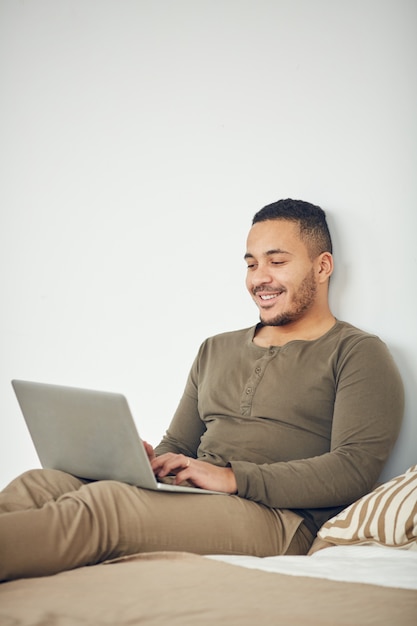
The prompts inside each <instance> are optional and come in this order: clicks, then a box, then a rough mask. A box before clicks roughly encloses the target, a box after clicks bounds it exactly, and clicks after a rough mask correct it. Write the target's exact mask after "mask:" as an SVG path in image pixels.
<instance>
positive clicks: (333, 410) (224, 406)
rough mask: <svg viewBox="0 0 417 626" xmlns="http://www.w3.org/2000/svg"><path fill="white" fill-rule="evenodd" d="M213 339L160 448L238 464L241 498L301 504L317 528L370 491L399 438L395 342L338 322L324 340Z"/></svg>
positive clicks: (242, 335)
mask: <svg viewBox="0 0 417 626" xmlns="http://www.w3.org/2000/svg"><path fill="white" fill-rule="evenodd" d="M255 330H256V327H251V328H249V329H243V330H238V331H234V332H228V333H223V334H220V335H216V336H214V337H211V338H209V339H207V340H206V341H205V342H204V343H203V344H202V346H201V347H200V350H199V352H198V355H197V357H196V359H195V361H194V363H193V366H192V368H191V372H190V374H189V377H188V381H187V384H186V387H185V391H184V395H183V397H182V399H181V401H180V404H179V406H178V409H177V411H176V413H175V415H174V417H173V419H172V422H171V424H170V426H169V428H168V430H167V433H166V435H165V436H164V438H163V439H162V441H161V443H160V444H159V446H158V447H157V448H156V453H157V454H163V453H164V452H176V453H182V454H185V455H188V456H192V457H195V458H198V459H200V460H202V461H208V462H210V463H213V464H215V465H220V466H231V467H232V468H233V471H234V473H235V476H236V481H237V488H238V490H237V494H238V495H239V496H241V497H243V498H247V499H249V500H253V501H255V502H258V503H261V504H264V505H266V506H268V507H271V508H287V509H292V510H294V511H295V512H296V513H298V514H300V515H301V516H302V517H304V519H305V522H306V524H307V526H308V527H309V528H310V530H311V531H312V532H314V533H315V532H316V531H317V530H318V528H319V527H320V526H321V525H322V524H323V523H324V522H325V521H326V520H327V519H328V518H330V517H332V516H333V515H334V514H336V513H337V512H338V511H339V510H340V509H341V508H344V507H345V506H347V505H349V504H350V503H351V502H353V501H355V500H356V499H358V498H359V497H361V496H362V495H363V494H365V493H367V492H368V491H370V490H371V489H372V488H373V487H374V485H375V482H376V481H377V479H378V477H379V475H380V472H381V470H382V468H383V465H384V463H385V461H386V459H387V457H388V454H389V452H390V450H391V448H392V446H393V444H394V442H395V440H396V438H397V435H398V432H399V429H400V424H401V420H402V415H403V405H404V397H403V395H404V394H403V385H402V382H401V378H400V376H399V373H398V370H397V368H396V366H395V364H394V361H393V359H392V357H391V355H390V353H389V351H388V349H387V347H386V345H385V344H384V343H383V342H382V341H381V340H380V339H379V338H378V337H376V336H374V335H370V334H368V333H365V332H363V331H361V330H359V329H357V328H355V327H353V326H351V325H350V324H347V323H345V322H341V321H337V322H336V324H335V325H334V326H333V327H332V328H331V329H330V330H329V331H328V332H327V333H326V334H325V335H323V336H322V337H320V338H318V339H316V340H314V341H304V340H296V341H290V342H289V343H287V344H285V345H284V346H282V347H277V346H271V347H269V348H263V347H259V346H257V345H255V343H253V337H254V334H255Z"/></svg>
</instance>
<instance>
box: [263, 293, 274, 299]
mask: <svg viewBox="0 0 417 626" xmlns="http://www.w3.org/2000/svg"><path fill="white" fill-rule="evenodd" d="M275 297H276V294H275V293H274V294H271V295H269V296H260V298H261V300H272V298H275Z"/></svg>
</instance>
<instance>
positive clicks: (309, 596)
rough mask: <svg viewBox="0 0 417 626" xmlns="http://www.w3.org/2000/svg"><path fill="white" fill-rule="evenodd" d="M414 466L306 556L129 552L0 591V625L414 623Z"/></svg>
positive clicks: (341, 518)
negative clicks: (119, 556) (118, 556)
mask: <svg viewBox="0 0 417 626" xmlns="http://www.w3.org/2000/svg"><path fill="white" fill-rule="evenodd" d="M416 529H417V465H416V466H413V467H411V468H410V469H409V470H408V471H407V472H405V473H404V474H402V475H401V476H398V477H396V478H394V479H392V480H390V481H388V482H387V483H385V484H384V485H381V486H380V487H378V488H377V489H376V490H375V491H373V492H372V493H371V494H368V495H367V496H364V498H361V499H360V500H358V501H357V502H355V503H354V504H353V505H351V506H350V507H348V508H347V509H345V510H344V511H342V513H340V514H339V515H338V516H336V517H335V518H333V519H332V520H330V521H329V522H327V523H326V524H325V525H324V526H323V527H322V529H321V530H320V532H319V535H318V537H317V539H316V540H315V542H314V544H313V546H312V549H311V551H310V553H309V555H307V556H277V557H269V558H258V557H250V556H245V555H241V556H239V555H236V556H225V555H210V556H199V555H196V554H188V553H178V552H154V553H147V554H135V555H131V556H129V557H123V558H120V559H115V560H112V561H108V562H105V563H102V564H100V565H94V566H90V567H83V568H80V569H77V570H72V571H69V572H62V573H60V574H56V575H54V576H48V577H43V578H33V579H21V580H16V581H10V582H6V583H3V584H1V585H0V624H1V626H12V625H13V626H20V625H22V626H29V625H31V626H34V625H36V626H39V625H45V626H52V625H53V626H70V625H72V624H74V625H80V626H81V625H83V626H86V625H88V626H90V625H91V626H101V625H120V626H124V625H130V626H131V625H135V624H151V625H156V626H159V625H166V624H169V625H170V626H171V625H172V626H176V625H177V624H178V625H180V624H181V625H182V626H187V625H188V624H193V625H195V624H198V625H202V626H204V625H206V624H207V625H208V624H219V625H222V624H236V625H238V626H245V625H248V626H249V625H250V626H254V625H255V626H259V625H264V624H265V625H266V624H268V625H270V624H284V625H285V624H291V625H298V624H300V625H303V626H304V625H308V626H310V625H311V626H315V625H317V626H325V625H327V624H328V625H332V626H334V625H336V624H337V625H345V624H349V625H355V626H358V625H361V626H368V625H370V624H375V625H377V624H378V625H379V626H380V625H383V624H387V625H390V626H392V625H395V626H408V625H410V626H416V625H417V530H416Z"/></svg>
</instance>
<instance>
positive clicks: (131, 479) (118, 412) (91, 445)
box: [12, 380, 226, 495]
mask: <svg viewBox="0 0 417 626" xmlns="http://www.w3.org/2000/svg"><path fill="white" fill-rule="evenodd" d="M12 385H13V389H14V391H15V393H16V397H17V400H18V402H19V405H20V408H21V410H22V413H23V416H24V418H25V421H26V424H27V427H28V429H29V432H30V435H31V437H32V440H33V443H34V446H35V449H36V452H37V453H38V456H39V460H40V462H41V465H42V467H44V468H48V469H58V470H62V471H64V472H67V473H69V474H73V475H74V476H77V477H79V478H86V479H89V480H118V481H121V482H125V483H129V484H131V485H136V486H137V487H143V488H144V489H156V490H158V491H159V490H162V491H177V492H182V493H200V494H203V493H204V494H213V493H221V492H216V491H210V490H208V489H200V488H198V487H187V486H182V485H172V484H168V483H165V482H158V481H157V479H156V478H155V475H154V473H153V471H152V468H151V464H150V462H149V459H148V455H147V454H146V451H145V447H144V445H143V443H142V440H141V439H140V437H139V433H138V431H137V429H136V426H135V422H134V420H133V417H132V414H131V412H130V409H129V406H128V403H127V400H126V398H125V397H124V396H123V395H121V394H117V393H109V392H105V391H92V390H89V389H78V388H76V387H63V386H61V385H49V384H44V383H35V382H28V381H23V380H13V381H12ZM221 495H226V494H223V493H222V494H221Z"/></svg>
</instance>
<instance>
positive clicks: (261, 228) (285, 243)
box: [245, 219, 317, 326]
mask: <svg viewBox="0 0 417 626" xmlns="http://www.w3.org/2000/svg"><path fill="white" fill-rule="evenodd" d="M245 260H246V262H247V265H248V271H247V276H246V287H247V289H248V291H249V293H250V294H251V296H252V298H253V300H254V302H255V304H256V305H257V307H258V309H259V312H260V319H261V322H262V323H263V324H264V325H266V326H283V325H285V324H290V323H291V322H294V321H296V320H298V319H300V318H301V317H302V316H303V314H304V313H305V312H306V311H308V310H310V309H311V307H312V306H313V304H314V302H315V300H316V294H317V281H316V276H315V270H314V263H313V261H312V260H311V259H310V257H309V254H308V250H307V247H306V245H305V243H304V242H303V241H302V240H301V239H300V235H299V226H298V224H297V223H294V222H290V221H287V220H282V219H276V220H267V221H265V222H258V223H257V224H254V225H253V226H252V228H251V230H250V232H249V236H248V240H247V252H246V254H245Z"/></svg>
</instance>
